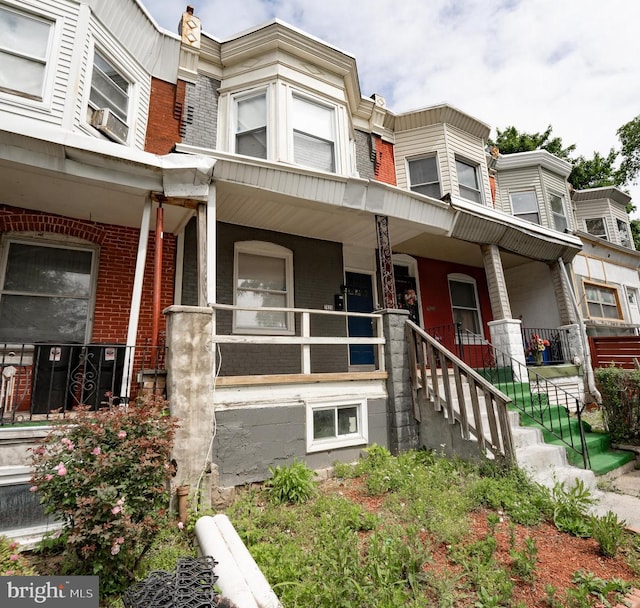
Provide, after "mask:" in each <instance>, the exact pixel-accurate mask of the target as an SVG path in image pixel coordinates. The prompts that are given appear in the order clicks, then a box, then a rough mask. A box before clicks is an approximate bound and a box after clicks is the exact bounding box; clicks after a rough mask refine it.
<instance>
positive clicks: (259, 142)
mask: <svg viewBox="0 0 640 608" xmlns="http://www.w3.org/2000/svg"><path fill="white" fill-rule="evenodd" d="M235 137H236V142H235V146H236V152H237V153H238V154H244V155H246V156H254V157H256V158H267V94H266V92H265V91H262V92H260V93H257V94H255V95H250V96H246V97H241V98H237V99H236V136H235Z"/></svg>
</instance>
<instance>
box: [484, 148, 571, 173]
mask: <svg viewBox="0 0 640 608" xmlns="http://www.w3.org/2000/svg"><path fill="white" fill-rule="evenodd" d="M537 166H540V167H543V168H544V169H548V170H549V171H552V172H553V173H557V174H558V175H561V176H562V177H564V178H567V177H569V174H570V173H571V169H572V166H571V163H570V162H568V161H566V160H562V159H561V158H558V157H557V156H555V155H554V154H551V153H550V152H547V151H546V150H532V151H530V152H514V153H513V154H501V155H500V156H499V157H498V161H497V163H496V169H497V170H498V171H508V170H510V169H525V168H528V167H537Z"/></svg>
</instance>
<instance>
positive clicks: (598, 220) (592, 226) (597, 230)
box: [584, 217, 607, 241]
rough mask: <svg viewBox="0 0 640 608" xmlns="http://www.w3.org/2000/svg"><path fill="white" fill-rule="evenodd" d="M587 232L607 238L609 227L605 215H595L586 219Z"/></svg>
mask: <svg viewBox="0 0 640 608" xmlns="http://www.w3.org/2000/svg"><path fill="white" fill-rule="evenodd" d="M584 226H585V228H586V229H587V232H588V233H589V234H591V235H593V236H597V237H599V238H601V239H604V240H605V241H606V240H607V229H606V226H605V221H604V218H603V217H594V218H591V219H587V220H585V221H584Z"/></svg>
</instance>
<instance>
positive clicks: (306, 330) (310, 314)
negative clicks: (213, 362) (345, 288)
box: [211, 304, 385, 375]
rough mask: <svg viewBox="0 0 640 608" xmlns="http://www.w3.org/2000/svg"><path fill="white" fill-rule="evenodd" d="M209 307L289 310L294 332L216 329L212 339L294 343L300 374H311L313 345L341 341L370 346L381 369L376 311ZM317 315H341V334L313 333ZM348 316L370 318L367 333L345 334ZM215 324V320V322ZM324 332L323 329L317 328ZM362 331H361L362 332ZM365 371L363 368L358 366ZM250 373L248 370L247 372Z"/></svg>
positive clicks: (379, 323)
mask: <svg viewBox="0 0 640 608" xmlns="http://www.w3.org/2000/svg"><path fill="white" fill-rule="evenodd" d="M212 308H213V309H214V310H215V311H229V312H234V311H235V312H237V311H242V312H247V311H249V312H262V313H264V312H265V310H268V312H270V313H285V314H291V315H293V316H294V317H295V324H294V325H295V327H296V330H295V333H294V335H275V336H274V335H270V334H261V333H259V332H257V331H253V332H249V333H242V334H233V333H218V332H217V331H214V333H213V335H212V336H211V339H212V341H213V342H214V343H217V344H236V345H240V344H251V345H257V344H260V345H272V346H273V345H294V346H298V347H299V349H300V365H299V373H300V374H305V375H308V374H311V373H312V367H311V353H312V349H313V348H314V347H316V346H332V345H333V346H339V345H342V346H344V347H345V348H348V347H353V346H360V347H362V346H364V347H368V346H370V347H371V348H372V350H373V361H372V366H373V367H374V368H375V370H377V371H384V369H385V365H384V344H385V338H384V328H383V326H382V315H380V314H377V313H358V312H342V311H334V310H320V309H305V308H287V307H268V308H266V307H248V306H234V305H230V304H213V305H212ZM320 317H332V318H334V319H342V320H343V321H344V325H342V326H341V327H342V328H344V334H343V335H333V336H327V335H314V332H313V331H312V319H313V318H320ZM349 319H363V320H365V321H367V320H368V321H370V327H371V331H370V332H368V331H367V332H366V333H370V334H371V335H369V336H362V335H360V336H357V335H346V334H347V333H348V331H347V324H348V320H349ZM214 325H215V324H214ZM318 333H323V332H318ZM363 333H364V332H363ZM360 369H361V371H364V368H360ZM343 371H344V372H349V371H356V372H357V371H358V370H357V369H356V370H354V369H350V368H349V366H347V367H345V369H344V370H343ZM247 375H251V374H247Z"/></svg>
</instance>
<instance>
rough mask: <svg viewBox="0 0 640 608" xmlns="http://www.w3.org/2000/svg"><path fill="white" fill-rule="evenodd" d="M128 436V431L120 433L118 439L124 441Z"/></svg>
mask: <svg viewBox="0 0 640 608" xmlns="http://www.w3.org/2000/svg"><path fill="white" fill-rule="evenodd" d="M126 436H127V431H120V432H119V433H118V439H124V438H125V437H126Z"/></svg>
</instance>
